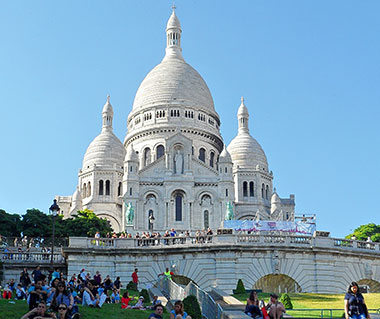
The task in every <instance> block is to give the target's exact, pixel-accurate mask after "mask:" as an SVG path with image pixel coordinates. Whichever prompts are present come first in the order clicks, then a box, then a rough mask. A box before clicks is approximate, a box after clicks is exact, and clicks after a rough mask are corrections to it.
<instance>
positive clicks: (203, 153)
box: [198, 148, 206, 162]
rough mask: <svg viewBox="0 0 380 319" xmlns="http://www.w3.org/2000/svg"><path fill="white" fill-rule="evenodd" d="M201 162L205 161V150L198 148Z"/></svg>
mask: <svg viewBox="0 0 380 319" xmlns="http://www.w3.org/2000/svg"><path fill="white" fill-rule="evenodd" d="M198 158H199V159H200V160H201V161H202V162H206V151H205V149H204V148H200V149H199V157H198Z"/></svg>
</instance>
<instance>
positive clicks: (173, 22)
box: [166, 10, 181, 31]
mask: <svg viewBox="0 0 380 319" xmlns="http://www.w3.org/2000/svg"><path fill="white" fill-rule="evenodd" d="M169 29H180V30H181V23H180V22H179V19H178V18H177V15H176V14H175V11H174V10H173V12H172V14H171V16H170V18H169V20H168V24H167V25H166V31H167V30H169Z"/></svg>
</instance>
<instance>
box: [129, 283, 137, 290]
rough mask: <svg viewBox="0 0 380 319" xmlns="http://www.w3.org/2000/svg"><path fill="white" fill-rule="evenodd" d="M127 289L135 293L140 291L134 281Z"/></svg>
mask: <svg viewBox="0 0 380 319" xmlns="http://www.w3.org/2000/svg"><path fill="white" fill-rule="evenodd" d="M127 289H129V290H134V291H138V290H137V285H136V284H135V283H134V282H133V281H130V282H129V283H128V285H127Z"/></svg>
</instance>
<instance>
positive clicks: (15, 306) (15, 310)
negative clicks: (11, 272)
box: [0, 299, 169, 319]
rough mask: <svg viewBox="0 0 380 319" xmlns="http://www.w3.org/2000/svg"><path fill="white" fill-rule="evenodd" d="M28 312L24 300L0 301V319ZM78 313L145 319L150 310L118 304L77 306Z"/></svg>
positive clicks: (98, 318) (99, 318) (86, 317)
mask: <svg viewBox="0 0 380 319" xmlns="http://www.w3.org/2000/svg"><path fill="white" fill-rule="evenodd" d="M12 302H13V301H12ZM28 311H29V310H28V305H27V303H26V301H25V300H20V301H15V303H9V301H8V300H4V299H0V318H1V319H20V318H21V317H22V316H23V315H24V314H26V313H27V312H28ZM79 312H80V314H81V315H82V316H81V318H82V319H122V318H125V319H147V318H148V316H149V314H150V313H152V310H149V311H148V310H146V311H142V310H134V309H121V306H120V304H104V305H103V307H102V308H101V309H96V308H90V307H82V306H79ZM164 318H165V319H169V314H168V313H165V314H164Z"/></svg>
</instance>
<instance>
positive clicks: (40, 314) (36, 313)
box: [21, 301, 57, 319]
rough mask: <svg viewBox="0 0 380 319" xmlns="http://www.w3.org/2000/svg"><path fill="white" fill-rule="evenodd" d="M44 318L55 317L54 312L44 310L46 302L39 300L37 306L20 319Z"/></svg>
mask: <svg viewBox="0 0 380 319" xmlns="http://www.w3.org/2000/svg"><path fill="white" fill-rule="evenodd" d="M44 318H57V317H56V316H55V314H54V313H47V312H46V304H45V302H44V301H40V302H39V303H38V306H37V307H36V308H34V309H32V310H31V311H29V312H28V313H27V314H25V315H23V316H22V317H21V319H44Z"/></svg>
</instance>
